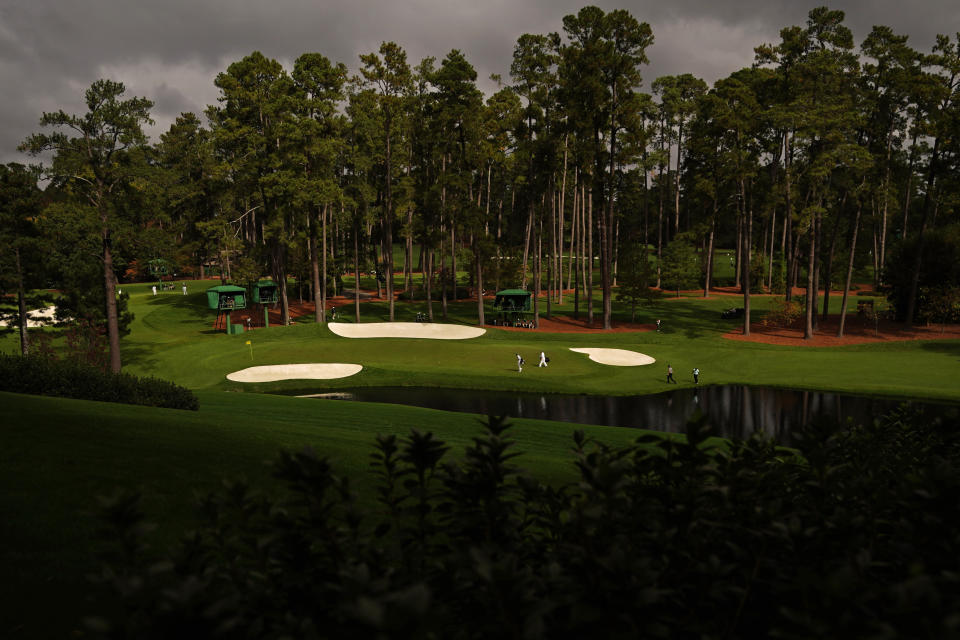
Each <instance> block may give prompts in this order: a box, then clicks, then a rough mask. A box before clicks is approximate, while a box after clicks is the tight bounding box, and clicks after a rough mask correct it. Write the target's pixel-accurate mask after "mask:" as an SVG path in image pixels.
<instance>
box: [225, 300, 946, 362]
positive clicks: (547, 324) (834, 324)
mask: <svg viewBox="0 0 960 640" xmlns="http://www.w3.org/2000/svg"><path fill="white" fill-rule="evenodd" d="M860 288H861V289H864V285H860ZM664 293H665V296H664V298H663V299H662V300H663V301H669V300H683V299H689V298H688V297H683V298H673V297H670V295H669V294H670V293H672V292H664ZM683 293H685V294H687V295H689V294H693V293H696V292H694V291H686V292H683ZM804 293H805V290H804V289H802V288H799V287H798V288H797V289H796V290H795V295H803V294H804ZM710 295H711V297H713V296H722V297H729V298H731V299H732V300H731V301H733V299H742V294H740V293H739V291H738V290H737V289H736V288H734V287H717V288H716V289H711V291H710ZM769 295H770V294H754V295H753V296H751V297H761V296H769ZM488 297H490V296H488ZM830 297H831V300H832V304H831V306H834V305H835V308H838V309H839V307H840V300H841V298H842V292H840V291H831V292H830ZM366 301H381V302H382V301H383V300H382V298H377V297H376V296H372V295H370V296H364V298H363V299H361V303H363V302H366ZM856 301H857V299H856V298H853V297H851V298H849V299H848V305H855V304H856ZM353 302H354V301H353V297H342V296H338V297H336V298H329V299H328V300H327V307H328V309H329V307H331V306H335V307H337V308H338V309H339V310H340V312H341V313H343V314H346V315H347V316H348V317H352V315H353ZM400 304H406V303H400ZM241 313H242V312H234V314H236V315H237V317H235V318H234V319H233V322H242V321H243V320H241V318H240V317H239V315H240V314H241ZM247 313H249V312H247ZM313 314H314V306H313V303H312V302H304V303H302V304H297V303H292V304H291V305H290V316H291V317H292V318H296V317H300V316H313ZM600 318H601V316H600V314H598V313H596V312H594V322H593V323H592V324H588V323H587V321H586V314H585V313H584V314H581V317H580V318H579V319H574V318H573V317H572V316H566V315H562V316H561V315H555V316H554V317H553V318H546V317H544V316H543V315H541V316H540V328H539V331H541V332H544V333H628V332H637V331H653V330H655V329H656V327H655V325H654V324H652V323H646V324H641V323H631V322H617V323H616V324H615V325H614V327H613V328H612V329H607V330H605V329H603V328H602V326H601V320H600ZM270 324H271V325H279V324H280V310H279V309H276V310H272V309H271V311H270ZM839 326H840V315H839V314H831V315H829V316H828V317H827V318H826V319H825V320H824V319H823V318H820V319H819V320H818V324H817V328H816V330H815V331H814V335H813V337H812V338H811V339H810V340H805V339H804V337H803V319H802V318H801V319H800V321H799V322H798V323H795V324H794V325H792V326H789V327H777V326H764V325H763V324H762V323H761V322H759V321H758V322H751V323H750V335H743V329H742V327H741V326H740V325H737V327H736V328H735V329H732V330H731V331H728V332H727V333H725V334H724V336H723V337H724V338H727V339H729V340H741V341H746V342H759V343H764V344H776V345H787V346H796V347H835V346H846V345H855V344H865V343H876V342H895V341H901V340H942V339H946V338H954V339H960V325H946V326H941V325H929V326H918V327H907V326H905V325H904V324H903V323H899V322H894V321H892V320H884V319H881V320H880V321H879V323H878V324H876V325H875V324H874V323H873V321H871V320H869V319H867V318H864V317H861V316H856V315H848V316H847V320H846V322H845V323H844V332H843V337H842V338H838V337H837V330H838V329H839ZM491 328H496V329H500V330H503V331H518V332H524V331H531V330H530V329H524V328H520V327H491Z"/></svg>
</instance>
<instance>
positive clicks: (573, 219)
mask: <svg viewBox="0 0 960 640" xmlns="http://www.w3.org/2000/svg"><path fill="white" fill-rule="evenodd" d="M577 171H578V169H577V168H575V169H574V171H573V211H571V212H570V255H569V256H568V257H567V289H570V288H571V287H572V285H573V282H574V281H575V280H576V278H575V277H574V268H573V265H574V262H573V253H574V250H575V247H576V243H575V241H574V239H575V238H576V237H577V219H578V218H577V195H578V190H577V189H578V187H577ZM561 213H562V210H561ZM578 264H579V261H578ZM560 280H561V283H562V281H563V278H562V277H561V278H560ZM561 286H562V284H561ZM562 302H563V301H562V299H561V304H562Z"/></svg>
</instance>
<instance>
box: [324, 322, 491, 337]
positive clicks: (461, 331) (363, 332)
mask: <svg viewBox="0 0 960 640" xmlns="http://www.w3.org/2000/svg"><path fill="white" fill-rule="evenodd" d="M327 326H328V327H330V331H333V332H334V333H335V334H337V335H338V336H342V337H344V338H429V339H432V340H466V339H467V338H476V337H478V336H482V335H483V334H484V333H486V332H487V330H486V329H481V328H479V327H466V326H464V325H461V324H436V323H433V322H365V323H360V324H352V323H347V322H331V323H330V324H328V325H327Z"/></svg>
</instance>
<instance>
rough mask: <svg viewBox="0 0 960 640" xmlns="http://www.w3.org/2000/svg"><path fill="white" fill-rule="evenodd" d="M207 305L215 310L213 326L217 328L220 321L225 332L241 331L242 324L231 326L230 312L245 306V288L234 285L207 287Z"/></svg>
mask: <svg viewBox="0 0 960 640" xmlns="http://www.w3.org/2000/svg"><path fill="white" fill-rule="evenodd" d="M207 306H208V307H209V308H211V309H215V310H216V311H217V321H216V323H215V324H214V327H215V328H217V329H219V328H220V326H221V322H222V323H223V326H224V328H225V329H226V330H227V333H239V332H241V331H243V324H242V323H241V324H238V325H234V326H231V323H230V314H231V313H232V312H233V311H236V310H237V309H246V308H247V290H246V289H244V288H243V287H237V286H234V285H229V284H228V285H220V286H217V287H210V288H209V289H207Z"/></svg>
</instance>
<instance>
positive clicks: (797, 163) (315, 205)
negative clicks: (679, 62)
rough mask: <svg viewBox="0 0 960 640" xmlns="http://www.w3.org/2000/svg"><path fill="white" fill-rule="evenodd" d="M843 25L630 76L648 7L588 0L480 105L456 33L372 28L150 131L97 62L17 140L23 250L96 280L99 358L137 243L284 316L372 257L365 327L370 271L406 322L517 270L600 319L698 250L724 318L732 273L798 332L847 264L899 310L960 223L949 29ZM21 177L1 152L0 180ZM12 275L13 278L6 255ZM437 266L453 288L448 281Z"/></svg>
mask: <svg viewBox="0 0 960 640" xmlns="http://www.w3.org/2000/svg"><path fill="white" fill-rule="evenodd" d="M843 19H844V14H843V12H842V11H833V10H830V9H828V8H826V7H821V8H817V9H814V10H812V11H811V12H810V13H809V16H808V20H807V22H806V24H805V25H802V26H792V27H787V28H785V29H783V30H782V31H781V33H780V41H779V42H777V43H769V44H761V45H760V46H758V47H756V49H755V63H754V65H753V66H751V67H749V68H744V69H740V70H737V71H735V72H733V73H731V74H730V75H729V76H728V77H726V78H722V79H720V80H718V81H717V82H715V83H714V85H713V87H712V88H711V87H709V86H708V85H707V83H706V82H704V81H703V80H701V79H699V78H696V77H694V76H693V75H690V74H682V75H678V76H664V77H660V78H656V79H654V80H653V81H652V82H650V83H649V91H648V92H644V90H643V89H644V87H645V84H644V80H643V78H642V75H641V72H642V68H643V65H644V64H646V63H647V56H646V52H647V50H648V49H649V48H650V47H651V46H652V45H653V42H654V35H653V33H652V31H651V29H650V27H649V25H647V24H646V23H643V22H639V21H638V20H637V19H636V18H634V17H633V16H632V15H631V14H630V13H629V12H627V11H625V10H616V11H611V12H609V13H605V12H604V11H603V10H601V9H599V8H597V7H584V8H583V9H581V10H580V11H579V12H578V13H577V14H575V15H568V16H565V17H564V18H563V20H562V25H561V26H562V28H561V29H560V30H559V31H558V32H556V33H549V34H524V35H522V36H520V38H518V40H517V42H516V45H515V47H514V51H513V60H512V63H511V66H510V69H509V74H508V79H505V78H503V77H501V76H493V77H492V80H494V81H495V83H496V85H497V87H498V88H497V90H496V91H495V92H494V93H493V94H492V95H489V96H485V95H484V94H483V93H482V92H481V90H480V89H479V88H478V86H477V73H476V71H475V69H474V68H473V66H472V65H471V64H470V62H469V61H468V60H467V58H466V57H465V55H464V54H463V53H462V52H460V51H457V50H453V51H451V52H449V53H448V54H447V55H446V56H445V57H443V58H442V59H440V60H437V59H436V58H433V57H428V58H425V59H424V60H421V61H420V62H419V63H418V64H416V65H411V63H410V62H409V61H408V60H407V56H406V53H405V52H404V50H403V48H402V47H401V46H400V45H399V44H396V43H393V42H386V43H383V44H382V46H381V47H380V49H379V50H378V51H375V52H371V53H369V54H366V55H362V56H360V60H359V62H360V65H359V68H358V69H357V70H356V72H355V73H352V72H351V71H350V70H349V69H348V68H347V66H346V65H345V64H343V63H339V62H333V61H331V60H329V59H328V58H327V57H325V56H324V55H322V54H320V53H306V54H303V55H301V56H300V57H299V58H297V59H296V61H295V62H294V64H293V68H292V69H285V68H284V67H283V65H281V64H280V63H279V62H277V61H276V60H272V59H269V58H267V57H265V56H263V55H262V54H260V53H259V52H254V53H252V54H250V55H249V56H246V57H244V58H243V59H241V60H238V61H236V62H234V63H232V64H230V65H229V67H228V68H227V69H226V70H224V71H223V72H222V73H220V74H219V75H218V76H217V78H216V81H215V83H216V86H217V88H218V89H219V90H220V97H219V101H218V104H216V105H212V106H210V107H209V108H208V109H207V111H206V112H205V113H204V114H202V115H198V114H193V113H184V114H182V115H181V116H180V117H179V118H177V120H176V122H175V123H174V124H173V125H172V126H171V127H170V129H169V130H168V131H167V132H166V133H164V134H163V135H162V136H161V137H160V140H159V141H158V142H156V143H154V144H149V143H148V141H147V139H146V138H145V136H144V135H143V131H142V127H143V125H144V124H146V123H147V122H148V121H149V109H150V107H151V106H152V105H151V103H150V101H149V100H146V99H144V98H132V99H126V98H124V97H123V93H124V87H123V85H122V84H119V83H115V82H111V81H108V80H101V81H98V82H96V83H94V85H93V86H91V88H90V89H89V90H88V92H87V106H88V108H89V112H88V113H87V114H85V115H83V116H71V115H68V114H65V113H63V112H62V111H61V112H59V113H55V114H44V115H43V118H42V120H41V125H43V126H48V125H49V126H51V127H53V132H52V133H40V134H35V135H33V136H31V137H30V138H28V139H27V140H26V141H25V142H24V143H23V144H22V145H21V148H22V149H23V150H25V151H29V152H33V153H44V152H48V153H49V152H52V154H53V162H52V164H50V166H48V167H46V173H47V176H48V177H49V178H52V182H51V185H50V186H49V187H48V188H47V189H46V191H45V192H44V193H43V196H42V197H40V198H39V199H40V200H41V201H42V202H43V203H44V204H43V206H45V207H46V208H45V210H44V211H45V212H44V214H43V215H42V216H40V215H32V216H28V217H29V218H30V220H31V224H34V226H36V227H40V229H34V230H32V231H30V233H35V234H39V235H43V234H44V233H46V237H47V238H48V239H49V240H50V241H49V242H47V244H48V245H49V246H51V247H53V248H51V249H49V250H48V252H47V253H48V255H49V256H53V257H56V260H54V259H52V258H51V259H48V260H45V262H47V263H48V264H50V265H55V264H60V265H68V267H67V268H66V272H67V274H68V276H63V275H61V276H60V277H61V279H63V278H64V277H66V278H69V279H72V282H73V284H72V285H71V283H66V284H64V285H63V286H64V288H69V287H70V286H73V288H74V289H76V291H89V290H90V289H91V287H92V286H93V285H90V286H87V287H86V288H83V287H81V286H80V285H79V280H80V279H82V278H81V276H82V277H83V278H85V279H86V282H88V283H89V282H97V281H99V284H98V285H97V286H98V287H99V296H100V302H99V304H100V307H101V309H102V310H101V311H99V316H98V317H102V319H103V321H104V322H105V323H106V325H107V327H108V334H109V336H110V344H111V352H112V353H115V357H114V358H113V359H112V364H113V366H114V368H115V369H119V367H120V359H119V347H118V345H119V342H118V341H119V335H120V333H121V329H122V326H123V309H122V299H121V301H120V305H121V307H120V308H119V309H118V308H117V297H116V295H115V294H114V290H115V286H116V278H117V274H120V276H121V277H126V276H124V274H125V273H126V272H127V271H128V270H131V273H133V272H135V271H136V269H137V268H139V269H141V270H142V269H143V268H144V265H145V264H146V263H147V261H148V260H150V259H154V258H166V259H168V260H170V261H172V262H173V263H175V264H177V265H179V269H180V270H181V272H187V271H190V272H192V273H194V274H196V275H200V274H201V273H209V272H210V267H211V266H212V265H213V264H214V263H215V264H216V269H215V272H218V273H222V277H224V278H225V279H226V278H229V279H232V280H234V281H237V282H241V283H243V282H247V281H250V280H254V279H256V278H257V277H260V276H261V275H264V274H271V275H272V276H273V277H274V278H275V279H276V280H277V281H278V282H279V283H280V284H281V292H280V293H281V296H280V297H281V300H282V306H283V315H284V321H285V322H286V321H288V319H289V313H288V300H289V297H290V292H288V291H287V290H286V287H287V284H286V283H287V278H286V277H283V276H285V275H288V274H294V275H298V276H299V279H300V280H301V281H306V282H308V283H309V285H310V286H309V289H310V293H309V295H310V297H311V298H315V299H316V302H317V304H316V309H317V311H316V320H317V321H318V322H323V321H324V316H325V309H326V306H327V305H326V298H327V296H329V295H331V294H333V293H334V292H335V291H337V290H338V287H339V286H340V278H341V276H342V275H343V274H347V273H355V274H357V275H358V281H359V273H360V272H364V273H369V272H371V271H377V272H378V273H379V274H380V275H381V278H380V279H378V280H377V282H378V287H379V286H380V285H379V282H380V281H381V280H382V281H383V287H384V289H385V291H384V292H383V294H384V295H385V296H386V299H387V300H389V301H390V318H391V320H392V319H393V318H394V307H393V305H394V299H395V296H394V293H395V292H394V286H395V285H394V282H395V280H394V275H395V274H396V275H398V276H399V275H400V274H402V278H398V281H402V285H399V284H398V285H397V286H398V287H400V288H402V291H403V292H405V293H406V294H407V295H409V296H418V297H423V298H424V299H425V301H426V308H427V313H428V316H429V318H430V319H433V318H434V314H435V308H434V307H435V304H438V305H439V312H440V315H442V316H444V317H445V316H446V311H447V303H448V302H449V301H456V300H458V299H462V298H463V297H464V296H465V295H470V296H473V295H475V293H476V292H479V291H482V290H484V289H487V290H491V289H497V288H502V287H506V286H509V287H516V286H520V287H525V288H530V289H531V290H534V291H535V292H536V293H537V294H538V295H536V296H535V297H534V301H535V304H536V305H537V308H536V310H535V311H536V315H537V316H539V314H541V313H543V314H546V315H547V316H548V317H549V315H550V314H551V308H552V305H553V304H556V303H562V302H563V301H564V298H565V296H567V300H568V301H569V296H570V295H572V296H573V300H574V304H575V313H576V314H577V315H578V316H579V315H580V314H581V313H583V314H585V315H586V317H587V318H588V319H589V320H590V321H591V322H592V321H593V319H594V315H595V314H597V315H599V316H600V318H601V319H602V325H603V327H604V328H609V327H610V326H611V317H612V301H613V295H614V291H615V289H614V287H616V286H617V285H618V284H623V287H622V291H621V292H620V297H621V298H622V299H624V300H628V301H629V300H631V298H633V299H635V297H636V296H637V295H640V293H642V292H643V291H646V290H647V288H648V287H662V288H671V289H681V288H687V289H689V288H697V287H702V288H703V295H704V296H709V295H710V287H711V285H712V284H713V273H714V271H715V264H714V255H715V249H716V248H717V247H723V248H725V249H726V248H730V253H731V255H730V259H731V260H732V261H733V263H734V264H735V267H736V269H735V272H736V278H735V282H733V283H732V284H734V285H736V286H738V287H741V288H742V291H743V294H744V301H743V306H744V308H745V314H744V324H743V327H744V329H743V330H744V332H749V327H750V293H751V292H758V291H762V290H771V291H774V292H783V293H784V294H785V296H786V298H787V299H788V300H789V299H791V298H792V297H793V287H794V286H805V287H806V294H805V296H803V297H802V301H803V302H804V304H805V312H806V322H805V326H806V329H805V334H806V335H807V336H808V337H810V336H812V334H813V331H814V329H815V327H816V324H817V319H818V313H822V314H823V316H825V315H826V314H827V313H829V311H831V310H834V311H836V308H835V306H832V301H830V300H829V298H828V299H826V300H825V301H824V303H823V306H822V308H821V309H818V308H816V305H815V304H811V303H812V302H814V301H816V299H817V294H818V292H820V291H823V292H824V293H828V292H829V285H831V284H832V285H833V288H834V290H836V289H837V288H840V289H842V290H844V291H846V290H849V284H850V282H851V277H852V273H853V271H854V269H855V268H863V267H868V268H872V272H873V273H874V274H875V276H874V277H875V282H874V284H875V285H878V286H883V285H889V284H891V283H893V282H896V283H898V284H899V287H900V288H899V290H898V293H897V297H896V299H895V302H896V310H897V313H898V315H899V317H900V319H902V320H904V321H905V322H907V323H908V324H910V323H914V322H916V321H918V320H920V319H924V318H927V317H930V315H931V314H933V313H935V311H934V310H935V309H936V308H939V306H942V303H943V300H948V301H949V300H951V299H956V298H957V295H956V292H957V290H958V285H960V274H958V273H957V269H956V267H955V265H956V260H954V261H953V265H951V264H950V260H952V258H951V257H950V256H956V257H960V256H958V251H957V248H956V243H953V242H952V241H948V242H946V244H947V246H946V248H945V249H943V251H941V252H940V253H938V254H937V255H938V256H940V258H939V261H935V262H932V263H926V264H925V262H924V260H925V258H924V257H923V256H925V255H926V254H927V253H928V250H929V247H930V246H931V243H934V244H937V243H939V244H944V239H949V238H954V239H956V238H957V237H958V235H960V234H958V233H956V232H955V231H953V230H952V229H953V228H952V227H951V226H950V225H955V224H956V223H957V221H956V211H957V202H958V196H960V188H958V175H960V174H958V171H957V170H958V148H960V135H958V131H960V107H958V102H960V49H958V47H960V34H957V36H955V37H953V38H950V37H947V36H940V37H938V39H937V43H936V45H935V46H934V47H933V49H932V51H930V52H927V53H924V52H919V51H917V50H915V49H913V48H912V47H911V46H910V45H909V44H908V41H907V37H906V36H903V35H899V34H897V33H896V31H895V29H893V28H890V27H883V26H877V27H874V29H873V30H872V31H871V32H870V33H869V34H868V35H867V36H866V38H864V40H863V41H862V42H861V43H860V45H859V48H858V47H857V46H856V44H855V41H854V37H853V34H852V33H851V31H850V30H849V29H848V28H847V27H845V26H844V24H843ZM24 172H28V170H27V169H24V168H22V167H18V166H13V165H11V166H10V167H9V168H8V169H7V170H6V173H4V176H5V178H4V180H5V182H4V189H6V188H7V187H6V184H7V178H6V176H8V175H13V174H15V173H20V174H22V173H24ZM4 193H6V191H4ZM34 195H36V194H34ZM5 197H6V196H5ZM11 197H14V196H11ZM10 210H11V211H13V209H10ZM7 211H8V207H6V206H4V208H3V212H4V213H3V215H4V216H7V215H8V213H7ZM10 215H12V216H13V217H14V218H16V217H17V215H18V214H16V213H15V212H14V213H12V214H10ZM22 218H23V216H22V215H21V216H20V219H22ZM11 228H14V226H13V225H12V224H7V222H6V221H5V222H4V226H3V231H2V232H3V233H4V234H8V233H10V231H9V229H11ZM44 230H45V231H44ZM14 233H18V234H20V235H19V236H17V237H25V236H24V233H26V232H24V231H23V230H21V231H16V232H14ZM27 235H29V233H28V234H27ZM18 242H19V241H18ZM21 244H22V243H21ZM939 244H938V246H939ZM395 245H400V246H402V247H403V251H402V255H403V260H402V264H401V263H400V261H399V260H397V261H396V263H395V261H394V257H393V256H394V246H395ZM10 246H17V245H16V243H13V244H11V245H10ZM81 253H82V254H83V255H84V256H88V257H93V256H96V257H97V258H98V259H97V260H90V259H86V258H83V259H81V258H79V257H78V255H80V254H81ZM893 256H895V257H896V261H895V262H893V261H892V260H891V257H893ZM591 258H592V259H591ZM724 259H727V257H726V256H724ZM91 264H93V265H94V267H95V268H94V267H91V266H90V265H91ZM944 266H949V267H950V273H949V274H948V276H947V277H944V273H943V271H938V270H937V269H941V268H942V267H944ZM595 269H597V270H599V278H598V279H597V278H595V274H594V270H595ZM97 270H99V274H100V275H99V278H98V277H97V275H96V273H95V271H97ZM14 271H15V272H16V273H17V274H19V275H18V276H17V277H19V278H20V279H21V280H23V279H24V278H26V277H27V274H26V273H25V272H24V271H22V269H21V267H20V266H18V267H17V269H11V268H7V267H5V272H7V273H13V272H14ZM62 271H63V269H61V272H62ZM458 271H459V272H461V273H463V272H466V273H468V274H469V276H468V282H466V283H464V282H461V283H460V284H461V285H463V284H467V285H468V286H469V291H465V290H463V289H458V288H457V286H456V285H457V282H456V278H455V277H453V274H456V273H457V272H458ZM48 279H49V277H48ZM12 280H16V278H12ZM597 280H599V284H598V286H595V285H594V283H595V282H596V281H597ZM27 288H29V287H27ZM357 289H358V287H357ZM597 289H599V291H597ZM11 290H12V289H11ZM104 294H105V297H106V301H107V304H106V305H103V303H102V300H103V296H104ZM541 294H543V295H542V299H541ZM73 295H74V296H75V297H79V296H80V294H79V293H76V294H73ZM357 296H359V293H358V292H357ZM951 296H953V298H951ZM476 298H477V301H478V302H477V315H478V318H477V319H478V322H479V323H481V324H482V323H483V322H484V318H483V306H482V304H481V302H480V296H476ZM356 300H357V302H356V314H357V316H358V317H359V297H357V298H356ZM951 304H953V303H951ZM543 305H545V308H543ZM938 305H939V306H938ZM68 306H69V305H68ZM81 306H82V302H81V301H80V300H79V299H78V300H77V301H76V303H75V304H74V307H76V308H75V309H74V310H69V309H65V310H64V311H65V312H67V311H72V312H73V313H76V312H77V309H79V308H80V307H81ZM86 306H87V307H89V308H90V309H94V308H95V307H96V306H97V305H95V304H91V303H89V301H88V302H87V303H86ZM948 306H950V305H949V304H948ZM845 307H846V295H844V296H843V300H842V302H841V308H842V309H844V310H845ZM91 313H93V311H91ZM842 331H843V329H842V325H841V332H842ZM115 343H116V345H117V347H116V349H114V348H113V347H114V344H115Z"/></svg>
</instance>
